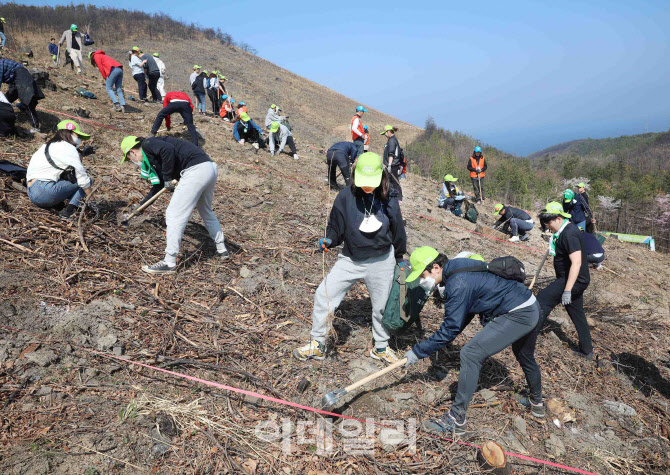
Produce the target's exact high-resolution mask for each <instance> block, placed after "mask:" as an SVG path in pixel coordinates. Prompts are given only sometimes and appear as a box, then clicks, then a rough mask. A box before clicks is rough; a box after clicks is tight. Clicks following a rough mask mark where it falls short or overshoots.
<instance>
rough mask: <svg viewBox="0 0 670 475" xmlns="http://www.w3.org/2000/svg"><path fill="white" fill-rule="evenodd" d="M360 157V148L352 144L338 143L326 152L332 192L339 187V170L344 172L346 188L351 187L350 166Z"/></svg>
mask: <svg viewBox="0 0 670 475" xmlns="http://www.w3.org/2000/svg"><path fill="white" fill-rule="evenodd" d="M357 157H358V147H356V145H354V144H353V143H351V142H338V143H336V144H333V145H332V146H331V147H330V148H329V149H328V151H327V152H326V163H327V164H328V184H329V186H330V188H331V189H332V190H339V188H338V187H337V169H338V168H339V169H340V171H341V172H342V177H343V178H344V182H345V183H346V186H350V185H351V179H350V175H351V174H350V172H349V170H350V169H351V168H350V165H351V164H353V163H354V162H355V161H356V158H357Z"/></svg>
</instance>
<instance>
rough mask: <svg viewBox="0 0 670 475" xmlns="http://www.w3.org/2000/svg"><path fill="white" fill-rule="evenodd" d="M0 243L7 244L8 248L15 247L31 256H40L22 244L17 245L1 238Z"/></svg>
mask: <svg viewBox="0 0 670 475" xmlns="http://www.w3.org/2000/svg"><path fill="white" fill-rule="evenodd" d="M0 242H2V243H4V244H7V245H8V246H12V247H15V248H16V249H18V250H19V251H23V252H28V253H30V254H38V253H36V252H35V251H33V250H32V249H28V248H27V247H24V246H22V245H21V244H16V243H14V242H12V241H8V240H6V239H2V238H0Z"/></svg>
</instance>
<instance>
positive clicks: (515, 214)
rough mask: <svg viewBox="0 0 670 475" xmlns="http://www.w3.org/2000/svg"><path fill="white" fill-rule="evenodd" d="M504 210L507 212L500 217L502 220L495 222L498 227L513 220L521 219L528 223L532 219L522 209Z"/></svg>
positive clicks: (509, 208) (510, 208) (505, 207)
mask: <svg viewBox="0 0 670 475" xmlns="http://www.w3.org/2000/svg"><path fill="white" fill-rule="evenodd" d="M503 209H504V210H505V214H504V215H503V214H501V215H500V218H498V221H496V222H495V224H494V226H498V225H499V224H502V223H504V222H506V221H509V220H510V219H512V218H516V219H520V220H522V221H528V220H529V219H531V217H530V215H529V214H528V213H526V212H525V211H524V210H522V209H519V208H515V207H513V206H503Z"/></svg>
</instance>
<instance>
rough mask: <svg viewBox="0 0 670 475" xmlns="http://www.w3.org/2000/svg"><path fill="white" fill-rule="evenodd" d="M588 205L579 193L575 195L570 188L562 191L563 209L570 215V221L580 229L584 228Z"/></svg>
mask: <svg viewBox="0 0 670 475" xmlns="http://www.w3.org/2000/svg"><path fill="white" fill-rule="evenodd" d="M587 207H588V205H587V204H586V202H585V201H584V198H582V196H581V195H576V194H575V192H574V191H572V190H571V189H570V188H568V189H566V190H565V191H564V192H563V211H565V212H566V213H569V214H570V215H571V216H572V217H571V218H570V221H572V222H573V223H574V224H576V225H577V227H578V228H579V229H581V230H582V231H585V230H586V208H587Z"/></svg>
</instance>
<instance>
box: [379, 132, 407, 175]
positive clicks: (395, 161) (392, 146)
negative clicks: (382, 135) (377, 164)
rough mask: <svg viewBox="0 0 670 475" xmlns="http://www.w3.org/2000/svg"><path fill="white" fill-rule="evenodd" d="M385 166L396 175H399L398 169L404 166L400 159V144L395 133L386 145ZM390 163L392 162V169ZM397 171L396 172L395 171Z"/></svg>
mask: <svg viewBox="0 0 670 475" xmlns="http://www.w3.org/2000/svg"><path fill="white" fill-rule="evenodd" d="M383 163H384V168H386V170H387V171H388V172H390V173H392V174H393V175H395V176H398V175H399V173H397V171H398V169H401V170H402V168H403V165H404V163H402V162H401V161H400V144H399V143H398V139H397V138H395V135H394V136H392V137H391V138H390V139H388V141H387V142H386V145H384V161H383ZM389 163H390V164H391V170H389V169H388V166H389ZM393 172H396V173H393Z"/></svg>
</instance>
